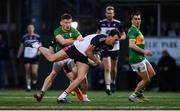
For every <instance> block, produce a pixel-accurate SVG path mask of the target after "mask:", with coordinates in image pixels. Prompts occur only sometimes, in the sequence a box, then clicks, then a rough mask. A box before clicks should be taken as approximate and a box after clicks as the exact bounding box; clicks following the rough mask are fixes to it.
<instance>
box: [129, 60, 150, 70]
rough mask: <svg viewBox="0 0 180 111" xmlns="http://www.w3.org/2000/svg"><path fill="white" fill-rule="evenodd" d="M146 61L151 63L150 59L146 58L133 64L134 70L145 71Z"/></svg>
mask: <svg viewBox="0 0 180 111" xmlns="http://www.w3.org/2000/svg"><path fill="white" fill-rule="evenodd" d="M146 63H149V61H148V60H147V59H144V60H143V61H142V62H139V63H136V64H131V67H132V70H133V71H135V72H145V71H147V66H146Z"/></svg>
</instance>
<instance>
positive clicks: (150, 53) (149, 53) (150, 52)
mask: <svg viewBox="0 0 180 111" xmlns="http://www.w3.org/2000/svg"><path fill="white" fill-rule="evenodd" d="M144 55H145V56H152V55H153V52H152V51H151V50H145V52H144Z"/></svg>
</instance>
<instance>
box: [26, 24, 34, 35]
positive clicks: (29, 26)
mask: <svg viewBox="0 0 180 111" xmlns="http://www.w3.org/2000/svg"><path fill="white" fill-rule="evenodd" d="M27 31H28V33H30V34H31V33H34V25H28V27H27Z"/></svg>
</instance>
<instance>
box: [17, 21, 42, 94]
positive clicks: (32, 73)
mask: <svg viewBox="0 0 180 111" xmlns="http://www.w3.org/2000/svg"><path fill="white" fill-rule="evenodd" d="M34 30H35V27H34V25H33V24H29V25H28V26H27V34H25V35H24V36H23V38H22V43H21V45H20V47H19V51H18V54H17V58H18V59H19V58H20V56H21V55H22V53H23V59H24V63H25V73H26V89H27V91H30V90H31V84H32V86H33V88H36V84H37V76H38V66H39V65H38V59H39V54H40V53H39V51H38V50H37V49H35V48H30V47H25V46H24V43H25V42H27V41H36V42H40V36H39V35H38V34H36V33H35V32H34Z"/></svg>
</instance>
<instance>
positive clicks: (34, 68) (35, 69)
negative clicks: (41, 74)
mask: <svg viewBox="0 0 180 111" xmlns="http://www.w3.org/2000/svg"><path fill="white" fill-rule="evenodd" d="M31 68H32V85H33V87H34V89H36V88H37V77H38V64H32V65H31Z"/></svg>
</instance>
